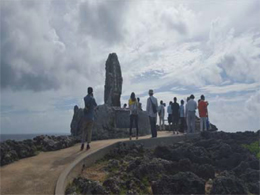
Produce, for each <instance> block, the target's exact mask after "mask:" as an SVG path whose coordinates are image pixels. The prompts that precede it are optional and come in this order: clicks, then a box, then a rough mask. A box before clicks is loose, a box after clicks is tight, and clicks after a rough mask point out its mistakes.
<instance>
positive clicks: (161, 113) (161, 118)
mask: <svg viewBox="0 0 260 195" xmlns="http://www.w3.org/2000/svg"><path fill="white" fill-rule="evenodd" d="M164 113H165V111H164V103H163V101H162V100H161V101H160V106H159V107H158V114H159V126H160V131H162V130H165V126H164Z"/></svg>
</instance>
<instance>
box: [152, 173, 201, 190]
mask: <svg viewBox="0 0 260 195" xmlns="http://www.w3.org/2000/svg"><path fill="white" fill-rule="evenodd" d="M152 191H153V194H205V181H204V180H203V179H201V178H199V177H198V176H197V175H195V174H194V173H191V172H179V173H177V174H175V175H174V176H166V175H164V176H163V177H162V178H161V179H159V180H158V181H156V182H154V183H153V184H152Z"/></svg>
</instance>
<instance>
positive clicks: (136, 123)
mask: <svg viewBox="0 0 260 195" xmlns="http://www.w3.org/2000/svg"><path fill="white" fill-rule="evenodd" d="M135 126H136V139H138V133H139V128H138V115H136V116H135Z"/></svg>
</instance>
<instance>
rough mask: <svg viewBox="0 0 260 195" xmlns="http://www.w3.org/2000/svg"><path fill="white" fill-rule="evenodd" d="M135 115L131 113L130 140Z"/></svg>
mask: <svg viewBox="0 0 260 195" xmlns="http://www.w3.org/2000/svg"><path fill="white" fill-rule="evenodd" d="M133 117H134V116H133V115H130V130H129V137H130V140H131V139H132V128H133V121H134V118H133Z"/></svg>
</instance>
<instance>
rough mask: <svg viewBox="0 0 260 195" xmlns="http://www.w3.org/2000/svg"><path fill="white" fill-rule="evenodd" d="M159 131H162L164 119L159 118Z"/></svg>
mask: <svg viewBox="0 0 260 195" xmlns="http://www.w3.org/2000/svg"><path fill="white" fill-rule="evenodd" d="M159 129H160V131H161V130H162V118H161V116H159Z"/></svg>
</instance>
